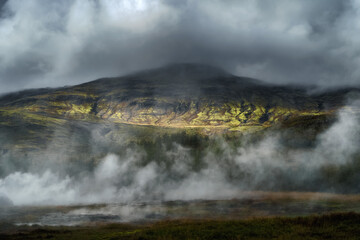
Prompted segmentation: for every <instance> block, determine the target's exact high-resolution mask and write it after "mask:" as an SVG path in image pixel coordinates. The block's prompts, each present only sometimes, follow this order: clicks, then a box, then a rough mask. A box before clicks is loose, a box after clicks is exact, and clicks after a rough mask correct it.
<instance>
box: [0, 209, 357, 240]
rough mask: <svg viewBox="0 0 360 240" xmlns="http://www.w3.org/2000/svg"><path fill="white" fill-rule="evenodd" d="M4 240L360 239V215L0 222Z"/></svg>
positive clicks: (0, 236) (1, 236)
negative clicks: (140, 222)
mask: <svg viewBox="0 0 360 240" xmlns="http://www.w3.org/2000/svg"><path fill="white" fill-rule="evenodd" d="M0 227H1V229H2V233H1V234H0V238H1V239H9V240H10V239H103V240H105V239H133V240H135V239H217V240H218V239H254V240H255V239H295V240H296V239H301V240H303V239H336V240H337V239H349V240H351V239H359V236H360V214H358V213H336V214H328V215H322V216H307V217H273V218H255V219H250V220H220V219H219V220H191V219H188V220H175V221H161V222H158V223H155V224H145V225H129V224H108V225H96V226H79V227H39V226H33V227H14V226H11V225H0Z"/></svg>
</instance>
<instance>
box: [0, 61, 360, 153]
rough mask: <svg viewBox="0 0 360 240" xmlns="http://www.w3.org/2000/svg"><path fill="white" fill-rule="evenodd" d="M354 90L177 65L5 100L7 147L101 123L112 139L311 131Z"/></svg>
mask: <svg viewBox="0 0 360 240" xmlns="http://www.w3.org/2000/svg"><path fill="white" fill-rule="evenodd" d="M354 92H355V93H356V92H359V89H356V88H346V89H340V90H333V91H328V92H323V93H321V94H309V93H308V91H307V90H306V89H305V88H303V87H296V86H279V85H271V84H267V83H264V82H261V81H259V80H256V79H251V78H246V77H238V76H234V75H232V74H229V73H227V72H225V71H224V70H222V69H219V68H215V67H212V66H207V65H199V64H172V65H168V66H165V67H161V68H157V69H151V70H145V71H140V72H136V73H133V74H130V75H126V76H122V77H116V78H102V79H98V80H95V81H92V82H88V83H84V84H80V85H76V86H71V87H62V88H55V89H50V88H45V89H31V90H25V91H21V92H17V93H10V94H6V95H3V96H2V97H0V131H1V132H0V133H1V136H0V140H1V139H3V143H2V147H1V148H2V149H3V151H7V150H6V149H7V146H12V147H13V146H16V147H17V148H20V149H24V150H26V151H28V150H29V149H33V148H39V147H41V146H43V145H45V144H46V143H48V142H49V141H51V138H52V137H53V136H54V135H55V134H56V135H57V136H58V135H60V136H64V138H63V139H64V140H63V141H64V142H66V138H67V137H66V136H68V135H66V134H65V132H67V133H69V132H80V133H81V134H82V135H83V137H84V138H85V139H86V138H87V136H86V134H87V133H85V132H86V131H84V128H87V129H88V128H89V126H90V128H93V127H94V126H95V125H99V124H100V125H104V126H110V125H111V126H112V127H111V129H110V128H103V129H102V131H103V134H105V135H106V134H108V132H109V131H112V130H113V129H114V128H116V129H118V130H119V129H122V130H123V129H124V126H127V127H130V128H131V129H132V130H131V131H132V132H134V131H140V132H141V131H145V130H144V129H149V128H146V127H145V126H148V127H150V128H151V129H152V131H155V132H156V131H158V132H161V131H164V129H168V130H169V131H178V130H185V131H188V130H191V129H193V130H194V131H195V129H196V131H197V132H196V133H201V134H205V135H208V134H212V133H217V132H218V133H224V132H240V133H242V132H248V131H255V130H261V129H266V128H270V127H274V126H275V127H277V126H300V127H301V128H306V127H307V126H308V125H309V124H310V125H314V124H315V125H316V126H317V125H319V124H320V125H322V124H323V123H326V122H327V121H329V119H332V118H333V116H334V113H335V112H336V110H337V109H338V108H340V107H341V106H343V105H344V104H345V103H346V101H347V97H348V96H349V94H351V93H354ZM142 126H143V127H142ZM141 127H142V128H141ZM160 127H161V128H160ZM164 127H166V128H164ZM134 129H135V130H134ZM139 129H141V130H139ZM154 129H155V130H154ZM127 131H128V130H127ZM113 138H116V136H113ZM0 143H1V142H0ZM4 149H5V150H4Z"/></svg>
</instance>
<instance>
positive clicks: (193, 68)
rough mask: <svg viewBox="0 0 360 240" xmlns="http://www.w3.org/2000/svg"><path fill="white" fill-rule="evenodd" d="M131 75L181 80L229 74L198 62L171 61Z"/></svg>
mask: <svg viewBox="0 0 360 240" xmlns="http://www.w3.org/2000/svg"><path fill="white" fill-rule="evenodd" d="M133 76H141V77H145V78H148V77H151V78H153V77H156V78H159V77H160V78H161V77H163V78H167V77H171V78H178V79H181V80H196V79H205V78H215V77H227V76H231V74H229V73H227V72H226V71H225V70H223V69H221V68H219V67H214V66H211V65H206V64H198V63H173V64H168V65H166V66H163V67H159V68H155V69H150V70H144V71H140V72H137V73H135V74H133Z"/></svg>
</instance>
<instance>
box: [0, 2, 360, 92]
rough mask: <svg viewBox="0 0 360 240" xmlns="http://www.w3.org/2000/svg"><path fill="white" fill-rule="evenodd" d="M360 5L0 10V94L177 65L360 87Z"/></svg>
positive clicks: (104, 5) (14, 6) (19, 6)
mask: <svg viewBox="0 0 360 240" xmlns="http://www.w3.org/2000/svg"><path fill="white" fill-rule="evenodd" d="M359 7H360V0H353V1H348V0H292V1H289V0H277V1H275V0H258V1H256V0H243V1H240V0H227V1H226V0H183V1H181V0H167V1H166V0H101V1H100V0H99V1H95V0H77V1H76V0H62V1H49V0H8V1H4V0H0V8H1V10H0V11H1V13H0V93H1V92H7V91H16V90H20V89H24V88H30V87H31V88H33V87H53V86H63V85H73V84H78V83H81V82H86V81H90V80H93V79H96V78H100V77H106V76H119V75H122V74H126V73H129V72H132V71H135V70H139V69H144V68H151V67H157V66H161V65H164V64H168V63H172V62H198V63H206V64H211V65H215V66H219V67H222V68H224V69H226V70H228V71H230V72H232V73H234V74H236V75H241V76H250V77H254V78H258V79H262V80H265V81H268V82H275V83H295V84H318V85H321V86H334V85H348V84H351V85H359V84H360V8H359Z"/></svg>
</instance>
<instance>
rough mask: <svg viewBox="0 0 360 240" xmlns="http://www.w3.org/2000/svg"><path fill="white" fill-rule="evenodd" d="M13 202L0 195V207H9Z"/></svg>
mask: <svg viewBox="0 0 360 240" xmlns="http://www.w3.org/2000/svg"><path fill="white" fill-rule="evenodd" d="M13 205H14V204H13V202H12V201H11V200H10V199H9V198H8V197H6V196H5V195H2V194H0V207H11V206H13Z"/></svg>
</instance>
